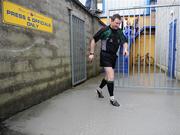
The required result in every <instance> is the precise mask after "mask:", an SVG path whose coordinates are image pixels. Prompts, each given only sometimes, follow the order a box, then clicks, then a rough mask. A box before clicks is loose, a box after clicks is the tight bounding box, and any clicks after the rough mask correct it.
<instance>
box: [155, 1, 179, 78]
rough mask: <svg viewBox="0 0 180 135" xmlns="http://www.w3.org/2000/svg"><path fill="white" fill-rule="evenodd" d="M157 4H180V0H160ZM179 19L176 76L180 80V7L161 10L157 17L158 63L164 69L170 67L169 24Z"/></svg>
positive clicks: (158, 11)
mask: <svg viewBox="0 0 180 135" xmlns="http://www.w3.org/2000/svg"><path fill="white" fill-rule="evenodd" d="M157 4H159V5H165V4H180V0H158V1H157ZM171 13H173V15H172V14H171ZM174 19H177V29H176V34H177V35H176V48H177V51H176V66H175V68H176V76H177V78H179V79H180V22H179V21H180V7H166V8H159V9H158V10H157V15H156V50H157V56H158V57H157V62H158V64H159V65H160V67H162V68H163V69H165V70H167V67H168V48H169V24H170V22H172V21H173V20H174Z"/></svg>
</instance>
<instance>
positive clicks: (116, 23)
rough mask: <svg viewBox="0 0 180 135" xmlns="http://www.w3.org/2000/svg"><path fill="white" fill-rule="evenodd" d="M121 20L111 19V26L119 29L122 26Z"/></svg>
mask: <svg viewBox="0 0 180 135" xmlns="http://www.w3.org/2000/svg"><path fill="white" fill-rule="evenodd" d="M120 23H121V20H119V19H118V18H116V19H115V20H114V21H113V20H111V28H112V29H116V30H117V29H118V28H119V26H120Z"/></svg>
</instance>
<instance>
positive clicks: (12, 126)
mask: <svg viewBox="0 0 180 135" xmlns="http://www.w3.org/2000/svg"><path fill="white" fill-rule="evenodd" d="M101 78H102V76H99V77H96V78H93V79H91V80H88V81H86V82H85V83H83V84H81V85H79V86H77V87H75V88H73V89H69V90H67V91H65V92H64V93H61V94H59V95H57V96H55V97H53V98H51V99H49V100H47V101H45V102H43V103H41V104H39V105H36V106H34V107H32V108H30V109H28V110H26V111H23V112H21V113H18V114H17V115H15V116H13V117H11V118H10V119H8V120H6V121H4V122H3V125H1V126H0V128H1V132H0V135H180V90H171V89H168V90H164V89H163V90H162V89H137V88H133V89H132V88H119V87H116V89H115V97H116V98H117V99H118V101H119V102H120V104H121V106H120V107H113V106H111V105H110V103H109V96H108V93H107V88H104V95H105V98H104V99H98V98H97V96H96V93H95V88H96V87H97V83H98V82H100V81H99V80H100V79H101Z"/></svg>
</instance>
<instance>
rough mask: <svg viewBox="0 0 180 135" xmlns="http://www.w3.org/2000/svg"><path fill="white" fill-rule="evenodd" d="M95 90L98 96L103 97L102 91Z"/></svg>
mask: <svg viewBox="0 0 180 135" xmlns="http://www.w3.org/2000/svg"><path fill="white" fill-rule="evenodd" d="M96 92H97V95H98V98H104V96H103V94H102V91H101V92H100V91H98V90H96Z"/></svg>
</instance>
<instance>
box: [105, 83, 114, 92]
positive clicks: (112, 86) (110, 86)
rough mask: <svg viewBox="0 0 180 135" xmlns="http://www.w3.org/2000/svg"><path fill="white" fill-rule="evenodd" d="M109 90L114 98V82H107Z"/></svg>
mask: <svg viewBox="0 0 180 135" xmlns="http://www.w3.org/2000/svg"><path fill="white" fill-rule="evenodd" d="M107 88H108V91H109V95H110V96H114V81H108V82H107Z"/></svg>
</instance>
